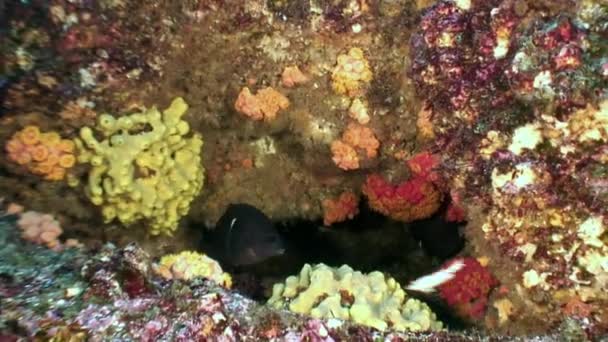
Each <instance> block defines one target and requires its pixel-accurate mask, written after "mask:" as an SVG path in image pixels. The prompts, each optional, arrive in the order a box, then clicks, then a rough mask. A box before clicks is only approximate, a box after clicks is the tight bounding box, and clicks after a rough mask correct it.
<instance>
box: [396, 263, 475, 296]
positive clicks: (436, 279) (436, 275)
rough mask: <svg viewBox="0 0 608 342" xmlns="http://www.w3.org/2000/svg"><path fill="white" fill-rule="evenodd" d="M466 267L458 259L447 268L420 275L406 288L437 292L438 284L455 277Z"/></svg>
mask: <svg viewBox="0 0 608 342" xmlns="http://www.w3.org/2000/svg"><path fill="white" fill-rule="evenodd" d="M463 267H464V262H463V261H462V260H458V261H456V262H454V263H453V264H452V265H450V266H449V267H447V268H445V269H440V270H439V271H436V272H433V273H431V274H428V275H425V276H423V277H420V278H418V279H416V280H414V281H412V282H411V283H409V284H408V285H407V287H406V288H405V289H406V290H411V291H417V292H422V293H432V292H435V290H436V289H437V287H438V286H440V285H442V284H444V283H446V282H448V281H450V280H452V279H454V277H455V276H456V273H458V271H460V270H461V269H462V268H463Z"/></svg>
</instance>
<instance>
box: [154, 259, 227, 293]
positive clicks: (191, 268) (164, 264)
mask: <svg viewBox="0 0 608 342" xmlns="http://www.w3.org/2000/svg"><path fill="white" fill-rule="evenodd" d="M154 270H155V271H156V273H157V274H159V275H160V276H161V277H163V278H165V279H182V280H192V279H194V278H199V277H200V278H205V279H210V280H212V281H213V282H215V283H216V284H218V285H221V286H224V287H226V288H230V287H231V286H232V278H231V277H230V274H228V273H225V272H224V271H223V270H222V267H221V266H220V264H219V263H218V262H217V261H215V260H213V259H211V258H209V257H208V256H206V255H205V254H200V253H197V252H190V251H183V252H181V253H177V254H169V255H165V256H164V257H162V258H161V259H160V261H159V263H158V265H156V267H155V268H154Z"/></svg>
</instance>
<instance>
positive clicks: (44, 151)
mask: <svg viewBox="0 0 608 342" xmlns="http://www.w3.org/2000/svg"><path fill="white" fill-rule="evenodd" d="M31 154H32V159H34V160H35V161H37V162H41V161H43V160H45V159H47V158H48V157H49V150H48V148H46V146H44V145H37V146H35V147H34V148H32V149H31Z"/></svg>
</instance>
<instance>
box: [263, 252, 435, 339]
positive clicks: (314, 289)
mask: <svg viewBox="0 0 608 342" xmlns="http://www.w3.org/2000/svg"><path fill="white" fill-rule="evenodd" d="M268 305H270V306H272V307H275V308H288V309H289V310H290V311H293V312H297V313H301V314H307V315H310V316H312V317H315V318H339V319H344V320H351V321H353V322H355V323H358V324H362V325H367V326H370V327H374V328H376V329H378V330H385V329H387V328H389V327H390V328H392V329H395V330H398V331H406V330H409V331H426V330H441V329H442V328H443V325H442V323H441V322H440V321H438V320H437V317H436V316H435V314H434V313H433V312H432V311H431V309H430V308H429V307H428V306H427V305H426V304H424V303H422V302H421V301H419V300H416V299H413V298H407V296H406V293H405V292H404V291H403V289H402V288H401V286H400V285H399V284H398V283H397V282H396V281H395V279H393V278H386V277H385V276H384V274H382V273H381V272H377V271H376V272H371V273H369V274H367V275H364V274H362V273H361V272H358V271H354V270H353V269H352V268H350V267H349V266H347V265H344V266H342V267H340V268H332V267H329V266H327V265H324V264H317V265H314V266H311V265H309V264H306V265H304V267H303V268H302V270H301V271H300V275H299V276H291V277H288V278H287V279H286V281H285V283H284V284H283V283H278V284H275V285H274V288H273V291H272V297H271V298H270V299H269V300H268Z"/></svg>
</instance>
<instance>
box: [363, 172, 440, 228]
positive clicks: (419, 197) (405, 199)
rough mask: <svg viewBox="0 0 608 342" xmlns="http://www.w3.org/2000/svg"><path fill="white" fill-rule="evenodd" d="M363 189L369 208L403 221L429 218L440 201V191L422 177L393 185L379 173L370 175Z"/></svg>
mask: <svg viewBox="0 0 608 342" xmlns="http://www.w3.org/2000/svg"><path fill="white" fill-rule="evenodd" d="M362 190H363V193H364V194H365V195H366V196H367V199H368V202H369V205H370V207H371V208H372V209H374V210H375V211H378V212H380V213H382V214H384V215H386V216H388V217H390V218H392V219H394V220H397V221H402V222H412V221H415V220H420V219H423V218H427V217H430V216H431V215H433V213H434V212H435V211H437V209H438V208H439V205H440V202H441V193H440V192H439V191H438V190H437V189H436V188H435V186H434V185H433V184H432V183H431V182H428V181H426V180H425V179H424V178H422V177H414V178H412V179H410V180H407V181H405V182H402V183H400V184H398V185H393V184H391V183H389V182H387V181H386V180H385V179H384V178H383V177H382V176H380V175H378V174H371V175H369V176H368V177H367V180H366V182H365V184H363V189H362Z"/></svg>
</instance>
